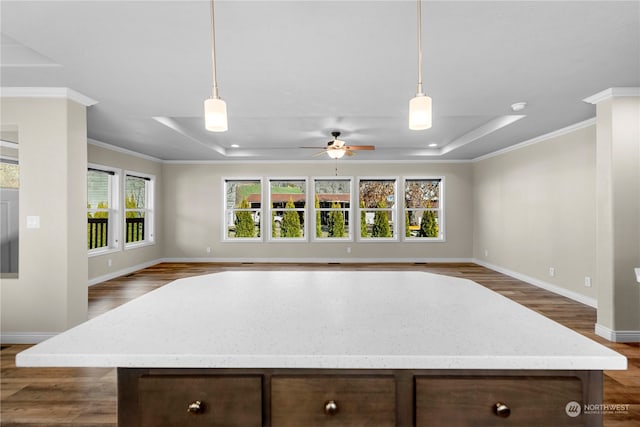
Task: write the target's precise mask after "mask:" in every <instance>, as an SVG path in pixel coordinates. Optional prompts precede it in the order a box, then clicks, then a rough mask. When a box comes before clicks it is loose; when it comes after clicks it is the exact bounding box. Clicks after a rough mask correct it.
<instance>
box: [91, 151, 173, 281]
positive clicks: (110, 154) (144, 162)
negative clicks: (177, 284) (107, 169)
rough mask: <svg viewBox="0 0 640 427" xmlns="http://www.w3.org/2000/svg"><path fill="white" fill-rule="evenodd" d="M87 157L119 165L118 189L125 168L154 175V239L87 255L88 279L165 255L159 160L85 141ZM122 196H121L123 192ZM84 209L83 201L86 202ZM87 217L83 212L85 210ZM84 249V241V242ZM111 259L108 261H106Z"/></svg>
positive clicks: (112, 165)
mask: <svg viewBox="0 0 640 427" xmlns="http://www.w3.org/2000/svg"><path fill="white" fill-rule="evenodd" d="M87 156H88V157H87V159H88V161H89V163H94V164H99V165H102V166H111V167H113V168H117V169H121V170H122V172H121V174H120V180H121V183H120V189H121V192H122V191H123V190H124V181H123V179H124V171H125V170H126V171H134V172H142V173H147V174H151V175H154V176H155V177H156V182H155V194H154V198H155V243H154V244H152V245H148V246H142V247H137V248H132V249H122V248H121V250H119V251H115V252H110V253H106V254H104V255H94V256H91V257H89V283H94V282H96V281H100V280H104V279H108V278H111V277H115V276H118V275H120V274H122V273H123V272H127V271H133V270H137V269H139V268H141V267H143V266H146V265H150V264H153V263H155V262H156V261H157V260H159V259H161V258H163V256H164V246H163V242H164V236H163V225H162V224H163V221H164V210H163V207H164V203H163V191H162V188H163V186H164V181H163V177H162V164H161V163H160V162H158V161H153V160H150V159H146V158H143V157H141V156H135V155H131V154H127V153H124V152H120V151H114V150H109V149H105V148H103V147H101V146H98V145H96V144H93V143H92V144H89V145H88V152H87ZM123 197H124V196H123ZM85 212H86V205H85ZM85 217H86V213H85ZM85 250H86V242H85ZM109 261H111V263H109Z"/></svg>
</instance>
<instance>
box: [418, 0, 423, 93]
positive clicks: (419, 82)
mask: <svg viewBox="0 0 640 427" xmlns="http://www.w3.org/2000/svg"><path fill="white" fill-rule="evenodd" d="M422 94H423V92H422V0H418V95H422Z"/></svg>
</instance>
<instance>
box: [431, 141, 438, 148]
mask: <svg viewBox="0 0 640 427" xmlns="http://www.w3.org/2000/svg"><path fill="white" fill-rule="evenodd" d="M437 146H438V144H436V143H435V142H433V143H431V144H429V147H432V148H433V147H437Z"/></svg>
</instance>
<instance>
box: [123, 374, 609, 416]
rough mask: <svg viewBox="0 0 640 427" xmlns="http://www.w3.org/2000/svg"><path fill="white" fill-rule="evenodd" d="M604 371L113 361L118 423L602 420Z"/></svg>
mask: <svg viewBox="0 0 640 427" xmlns="http://www.w3.org/2000/svg"><path fill="white" fill-rule="evenodd" d="M572 402H575V403H577V405H579V406H580V407H583V405H585V404H600V403H602V371H536V370H531V371H529V370H526V371H522V370H520V371H519V370H411V369H409V370H407V369H401V370H386V369H375V370H372V369H362V370H360V369H268V368H264V369H258V368H256V369H214V368H211V369H177V368H176V369H173V368H172V369H160V368H158V369H150V368H145V369H138V368H119V369H118V424H119V425H121V426H127V427H129V426H175V425H180V426H200V425H207V426H260V425H262V426H274V427H276V426H278V427H279V426H305V427H314V426H376V427H377V426H394V425H395V426H419V427H422V426H443V425H446V426H454V427H455V426H468V425H479V426H480V425H481V426H494V425H495V426H551V425H553V426H601V425H602V415H601V414H597V413H592V414H584V413H578V414H576V413H575V412H570V411H569V412H568V411H567V405H568V404H570V403H572Z"/></svg>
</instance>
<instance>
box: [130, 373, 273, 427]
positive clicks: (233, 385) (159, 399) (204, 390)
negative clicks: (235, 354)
mask: <svg viewBox="0 0 640 427" xmlns="http://www.w3.org/2000/svg"><path fill="white" fill-rule="evenodd" d="M138 390H139V395H138V410H139V417H140V418H139V419H140V423H141V425H143V426H154V427H155V426H260V425H262V378H261V377H260V376H207V375H203V376H183V375H166V376H165V375H158V376H142V377H140V379H139V383H138ZM196 402H200V404H199V405H198V404H197V403H196ZM190 405H192V406H191V410H189V408H190Z"/></svg>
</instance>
